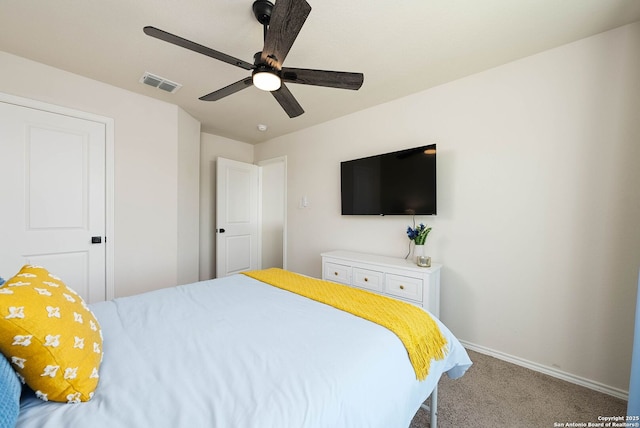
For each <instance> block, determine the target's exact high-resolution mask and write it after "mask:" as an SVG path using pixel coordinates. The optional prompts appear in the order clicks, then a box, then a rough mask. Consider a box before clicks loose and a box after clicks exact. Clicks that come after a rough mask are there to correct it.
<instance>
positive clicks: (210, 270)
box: [200, 132, 253, 280]
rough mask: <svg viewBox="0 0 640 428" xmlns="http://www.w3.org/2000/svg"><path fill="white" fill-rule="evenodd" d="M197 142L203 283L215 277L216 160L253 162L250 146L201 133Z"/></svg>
mask: <svg viewBox="0 0 640 428" xmlns="http://www.w3.org/2000/svg"><path fill="white" fill-rule="evenodd" d="M200 140H201V142H200V280H205V279H211V278H215V275H216V263H215V261H216V254H215V243H216V241H215V230H216V225H215V220H216V219H215V213H216V210H215V203H216V198H215V192H216V158H218V156H220V157H223V158H227V159H231V160H235V161H239V162H247V163H253V146H252V145H251V144H247V143H242V142H240V141H236V140H231V139H229V138H225V137H219V136H217V135H212V134H207V133H204V132H203V133H201V134H200Z"/></svg>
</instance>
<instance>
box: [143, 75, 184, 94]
mask: <svg viewBox="0 0 640 428" xmlns="http://www.w3.org/2000/svg"><path fill="white" fill-rule="evenodd" d="M139 81H140V83H144V84H145V85H149V86H153V87H154V88H158V89H162V90H163V91H167V92H170V93H172V94H173V93H174V92H176V91H177V90H178V89H180V88H181V87H182V85H181V84H179V83H176V82H172V81H171V80H168V79H165V78H164V77H160V76H156V75H155V74H151V73H149V72H148V71H147V72H145V73H144V74H143V75H142V77H141V78H140V80H139Z"/></svg>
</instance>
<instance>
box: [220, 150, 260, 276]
mask: <svg viewBox="0 0 640 428" xmlns="http://www.w3.org/2000/svg"><path fill="white" fill-rule="evenodd" d="M258 184H259V183H258V167H257V166H256V165H251V164H248V163H244V162H238V161H233V160H230V159H224V158H220V157H219V158H218V159H217V160H216V277H218V278H221V277H223V276H227V275H231V274H234V273H238V272H243V271H247V270H253V269H259V268H260V261H259V259H258V254H259V253H258Z"/></svg>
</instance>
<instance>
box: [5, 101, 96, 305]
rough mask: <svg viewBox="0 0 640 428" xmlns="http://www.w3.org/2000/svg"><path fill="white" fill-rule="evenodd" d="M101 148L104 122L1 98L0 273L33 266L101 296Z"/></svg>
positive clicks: (86, 294)
mask: <svg viewBox="0 0 640 428" xmlns="http://www.w3.org/2000/svg"><path fill="white" fill-rule="evenodd" d="M105 146H106V131H105V124H104V123H98V122H94V121H91V120H85V119H79V118H75V117H70V116H67V115H62V114H56V113H51V112H46V111H42V110H37V109H32V108H28V107H22V106H17V105H13V104H8V103H3V102H0V195H1V197H0V203H1V204H2V209H0V232H1V238H0V242H1V244H0V275H2V276H4V277H5V278H9V277H10V276H12V275H14V274H15V273H16V272H17V271H18V270H19V269H20V267H21V266H22V265H23V264H26V263H31V264H37V265H40V266H43V267H45V268H47V269H48V270H49V271H50V272H52V273H54V274H55V275H57V276H59V277H60V278H61V279H62V280H63V281H64V282H65V283H66V284H67V285H68V286H70V287H71V288H73V289H74V290H75V291H77V292H78V293H79V294H80V295H81V296H82V297H83V298H84V299H85V300H86V301H87V302H98V301H102V300H105V298H106V272H105V264H106V253H105V243H104V242H105V239H106V238H105V225H106V219H105V182H106V180H105ZM92 240H93V243H92ZM98 241H100V242H98Z"/></svg>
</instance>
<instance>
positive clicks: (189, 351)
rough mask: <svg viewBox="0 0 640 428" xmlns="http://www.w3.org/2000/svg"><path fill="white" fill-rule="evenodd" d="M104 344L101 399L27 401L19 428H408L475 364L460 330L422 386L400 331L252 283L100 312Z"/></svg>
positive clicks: (162, 294) (166, 295) (120, 304)
mask: <svg viewBox="0 0 640 428" xmlns="http://www.w3.org/2000/svg"><path fill="white" fill-rule="evenodd" d="M91 309H92V310H93V311H94V313H95V315H96V316H97V318H98V320H99V322H100V324H101V326H102V331H103V335H104V360H103V363H102V366H101V368H100V383H99V385H98V389H97V390H96V393H95V396H94V397H93V399H92V400H91V401H89V402H86V403H80V404H61V403H53V402H42V401H40V400H39V399H37V398H35V397H34V396H27V397H24V398H23V402H22V407H21V412H20V417H19V420H18V425H17V427H18V428H35V427H38V428H46V427H50V428H54V427H55V428H60V427H65V428H75V427H78V428H80V427H82V428H86V427H91V428H101V427H104V428H115V427H135V428H143V427H153V428H180V427H184V428H191V427H194V428H195V427H211V428H214V427H216V428H232V427H238V428H252V427H259V428H269V427H273V428H286V427H296V428H297V427H305V428H327V427H380V428H391V427H403V428H404V427H408V426H409V424H410V422H411V419H412V418H413V416H414V414H415V413H416V411H417V410H418V408H419V407H420V404H421V403H422V402H423V401H424V400H425V399H426V398H427V397H428V396H429V394H430V393H431V391H432V389H433V388H434V386H435V385H436V384H437V381H438V379H439V378H440V375H441V374H442V373H444V372H448V374H449V376H450V377H454V378H455V377H459V376H461V375H462V374H464V372H465V371H466V369H467V368H468V367H469V366H470V365H471V361H470V360H469V357H468V356H467V353H466V352H465V350H464V348H463V347H462V346H461V345H460V343H459V342H458V341H457V339H455V338H454V337H453V335H452V334H451V333H450V332H449V330H448V329H447V328H446V327H445V326H443V325H442V324H440V323H439V324H440V328H441V329H442V331H443V333H444V334H445V335H446V337H447V340H448V342H449V347H450V350H449V353H448V356H447V358H446V359H445V360H442V361H436V362H433V363H432V364H431V371H430V374H429V376H428V378H427V379H426V380H425V381H423V382H418V381H417V380H416V376H415V372H414V370H413V367H412V366H411V364H410V362H409V358H408V357H407V352H406V350H405V348H404V347H403V345H402V342H400V340H399V339H398V338H397V337H396V336H395V335H394V334H393V333H392V332H390V331H389V330H387V329H385V328H383V327H380V326H378V325H377V324H374V323H371V322H369V321H366V320H364V319H361V318H358V317H356V316H353V315H351V314H349V313H346V312H342V311H340V310H337V309H335V308H333V307H330V306H327V305H324V304H321V303H317V302H314V301H312V300H309V299H307V298H304V297H301V296H298V295H296V294H293V293H289V292H287V291H284V290H281V289H278V288H275V287H272V286H270V285H267V284H264V283H262V282H259V281H256V280H254V279H252V278H249V277H247V276H245V275H234V276H231V277H226V278H221V279H216V280H212V281H204V282H200V283H195V284H191V285H186V286H179V287H174V288H168V289H163V290H158V291H154V292H151V293H146V294H143V295H138V296H132V297H127V298H120V299H115V300H113V301H110V302H102V303H98V304H95V305H91Z"/></svg>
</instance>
